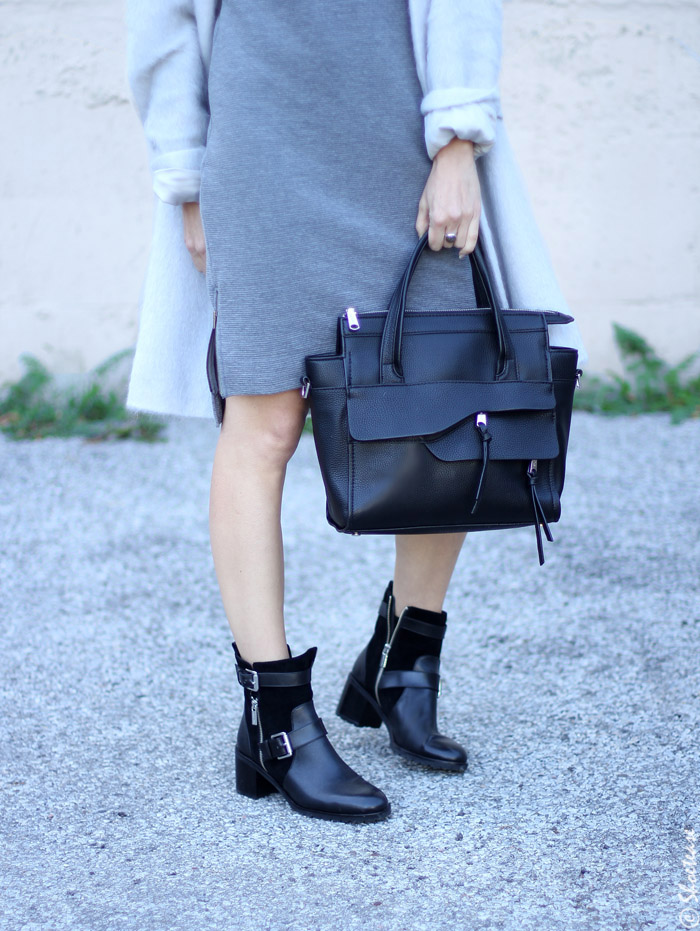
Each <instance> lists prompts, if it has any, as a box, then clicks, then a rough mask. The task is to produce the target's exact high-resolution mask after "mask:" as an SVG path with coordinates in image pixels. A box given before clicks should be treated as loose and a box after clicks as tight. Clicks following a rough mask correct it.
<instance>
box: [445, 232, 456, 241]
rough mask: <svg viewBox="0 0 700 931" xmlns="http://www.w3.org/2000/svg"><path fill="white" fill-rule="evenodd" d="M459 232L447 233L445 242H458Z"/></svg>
mask: <svg viewBox="0 0 700 931" xmlns="http://www.w3.org/2000/svg"><path fill="white" fill-rule="evenodd" d="M456 241H457V234H456V233H445V242H456Z"/></svg>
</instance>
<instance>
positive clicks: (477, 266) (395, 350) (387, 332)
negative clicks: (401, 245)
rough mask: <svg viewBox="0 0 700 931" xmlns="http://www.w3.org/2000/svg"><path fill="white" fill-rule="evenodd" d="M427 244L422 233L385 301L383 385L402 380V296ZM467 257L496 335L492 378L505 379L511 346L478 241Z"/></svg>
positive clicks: (404, 294)
mask: <svg viewBox="0 0 700 931" xmlns="http://www.w3.org/2000/svg"><path fill="white" fill-rule="evenodd" d="M427 243H428V232H427V230H426V232H425V233H423V235H422V236H421V238H420V239H419V240H418V243H417V244H416V247H415V249H414V250H413V254H412V255H411V257H410V259H409V260H408V265H407V266H406V270H405V271H404V273H403V275H402V276H401V278H400V279H399V281H398V282H397V285H396V288H395V289H394V293H393V294H392V296H391V300H390V301H389V306H388V308H387V315H386V320H385V322H384V331H383V333H382V344H381V350H380V361H381V373H380V378H381V382H382V383H383V384H395V383H397V382H403V380H404V377H403V369H402V367H401V338H402V335H403V320H404V314H405V313H406V295H407V293H408V286H409V285H410V283H411V278H412V277H413V273H414V271H415V270H416V265H417V264H418V259H419V258H420V257H421V255H422V253H423V250H424V249H425V247H426V245H427ZM468 255H469V261H470V263H471V267H472V277H473V281H474V291H475V294H476V296H477V304H479V305H480V306H485V307H488V308H489V309H490V310H491V312H492V314H493V318H494V324H495V328H496V336H497V337H498V361H497V363H496V374H495V377H496V379H502V378H505V377H506V376H507V374H508V369H509V367H510V362H511V361H512V359H513V345H512V343H511V340H510V333H509V332H508V325H507V323H506V321H505V317H504V315H503V312H502V311H501V309H500V307H499V306H498V304H497V303H496V300H495V298H494V294H493V289H492V287H491V282H490V280H489V275H488V271H487V268H486V262H485V260H484V256H483V253H482V250H481V244H480V242H479V240H478V239H477V243H476V248H475V249H474V250H473V251H472V252H470V253H468Z"/></svg>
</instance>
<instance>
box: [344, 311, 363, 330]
mask: <svg viewBox="0 0 700 931" xmlns="http://www.w3.org/2000/svg"><path fill="white" fill-rule="evenodd" d="M345 316H346V318H347V321H348V327H349V328H350V329H351V330H359V329H360V321H359V320H358V318H357V313H356V311H355V308H354V307H346V308H345Z"/></svg>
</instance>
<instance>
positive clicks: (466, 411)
mask: <svg viewBox="0 0 700 931" xmlns="http://www.w3.org/2000/svg"><path fill="white" fill-rule="evenodd" d="M347 400H348V430H349V432H350V435H351V436H352V438H353V439H355V440H389V439H398V438H400V437H409V436H420V437H430V436H431V435H432V434H435V433H442V432H443V431H445V430H447V429H448V428H449V427H453V426H455V425H456V424H459V423H461V422H462V421H464V420H465V419H466V418H467V417H469V416H470V415H474V414H476V413H478V412H479V411H485V412H486V413H493V412H497V411H538V410H539V411H554V408H555V400H554V389H553V386H552V383H551V382H520V381H504V382H459V381H456V382H433V383H431V384H426V385H406V384H398V385H370V386H354V387H351V388H348V396H347ZM460 458H461V457H460ZM533 458H535V457H534V456H533ZM542 458H544V457H542Z"/></svg>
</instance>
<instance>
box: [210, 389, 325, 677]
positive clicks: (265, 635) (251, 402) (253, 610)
mask: <svg viewBox="0 0 700 931" xmlns="http://www.w3.org/2000/svg"><path fill="white" fill-rule="evenodd" d="M307 408H308V401H306V400H305V399H304V398H302V397H301V395H300V393H299V391H298V390H296V389H293V390H291V391H284V392H281V393H278V394H264V395H234V396H232V397H228V398H227V399H226V406H225V411H224V420H223V423H222V425H221V432H220V435H219V441H218V444H217V447H216V454H215V456H214V465H213V469H212V479H211V495H210V501H209V531H210V537H211V549H212V555H213V557H214V568H215V569H216V575H217V579H218V582H219V589H220V591H221V598H222V601H223V605H224V611H225V613H226V617H227V619H228V622H229V625H230V627H231V631H232V633H233V637H234V640H235V641H236V644H237V646H238V649H239V651H240V653H241V656H242V657H243V658H244V659H245V660H247V661H248V662H249V663H256V662H262V661H267V660H279V659H286V658H287V656H288V653H287V640H286V635H285V630H284V556H283V548H282V529H281V525H280V515H281V507H282V489H283V486H284V478H285V474H286V470H287V463H288V462H289V460H290V459H291V457H292V454H293V453H294V450H295V449H296V448H297V445H298V443H299V438H300V436H301V432H302V429H303V426H304V420H305V418H306V412H307Z"/></svg>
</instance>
